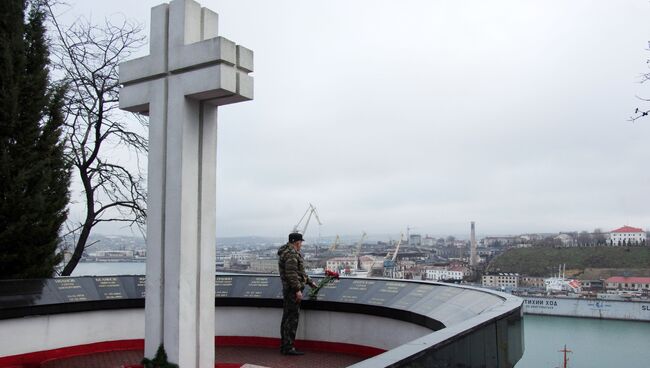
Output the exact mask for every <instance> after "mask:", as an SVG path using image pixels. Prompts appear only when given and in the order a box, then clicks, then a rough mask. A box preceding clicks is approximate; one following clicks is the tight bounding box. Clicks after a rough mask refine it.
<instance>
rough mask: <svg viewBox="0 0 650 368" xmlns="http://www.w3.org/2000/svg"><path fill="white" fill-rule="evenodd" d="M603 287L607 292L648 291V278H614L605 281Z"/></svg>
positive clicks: (649, 278) (649, 288)
mask: <svg viewBox="0 0 650 368" xmlns="http://www.w3.org/2000/svg"><path fill="white" fill-rule="evenodd" d="M605 287H606V288H607V289H609V290H636V291H642V290H650V277H624V276H614V277H610V278H608V279H607V280H605Z"/></svg>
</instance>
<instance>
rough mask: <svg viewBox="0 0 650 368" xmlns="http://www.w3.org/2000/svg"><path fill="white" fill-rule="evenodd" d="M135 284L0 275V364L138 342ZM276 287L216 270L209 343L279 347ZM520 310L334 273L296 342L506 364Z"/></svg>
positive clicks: (390, 360)
mask: <svg viewBox="0 0 650 368" xmlns="http://www.w3.org/2000/svg"><path fill="white" fill-rule="evenodd" d="M144 281H145V278H144V276H102V277H72V278H58V279H44V280H10V281H0V346H1V348H0V367H7V366H20V364H24V366H29V365H28V364H38V361H44V360H47V359H51V358H52V357H56V356H62V355H65V353H66V352H68V353H69V354H80V353H81V352H83V351H84V349H81V348H79V347H81V346H83V347H86V350H85V351H88V350H92V348H93V347H95V348H96V349H97V350H101V351H106V350H111V349H116V350H120V349H122V350H124V349H129V348H131V349H133V348H134V347H135V346H141V345H142V339H143V338H144V309H143V306H144ZM281 288H282V287H281V283H280V279H279V278H278V277H277V276H259V275H219V276H217V277H216V283H215V292H216V299H215V306H216V308H215V313H216V326H215V331H216V342H217V344H219V343H229V344H249V345H251V344H252V345H255V344H262V345H264V344H266V345H279V343H278V332H279V321H280V316H281V314H282V296H281ZM521 316H522V300H521V299H519V298H517V297H514V296H511V295H508V294H502V293H496V292H492V291H488V290H483V289H476V288H470V287H464V286H458V285H452V284H442V283H431V282H423V281H406V280H392V279H359V278H342V279H340V280H337V281H335V282H333V283H331V284H328V285H326V286H325V287H323V288H322V289H321V290H320V292H319V294H318V296H317V298H315V299H314V300H305V301H304V302H303V313H302V314H301V322H300V326H299V330H298V340H299V341H300V342H301V343H302V344H304V345H303V346H307V347H310V348H312V349H323V350H334V351H337V350H338V351H341V352H356V353H358V354H360V355H364V356H366V357H369V358H368V359H366V360H363V361H362V362H360V363H357V364H355V365H353V367H357V368H362V367H364V368H365V367H368V368H370V367H373V368H375V367H513V366H514V365H515V363H516V362H517V361H518V360H519V359H520V358H521V356H522V354H523V349H524V345H523V325H522V320H521ZM89 347H90V348H89ZM57 354H58V355H57ZM30 361H31V363H30ZM35 366H38V365H35Z"/></svg>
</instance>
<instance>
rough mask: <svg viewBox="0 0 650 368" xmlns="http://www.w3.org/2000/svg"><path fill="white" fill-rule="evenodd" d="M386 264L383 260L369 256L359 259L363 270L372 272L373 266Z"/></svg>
mask: <svg viewBox="0 0 650 368" xmlns="http://www.w3.org/2000/svg"><path fill="white" fill-rule="evenodd" d="M383 264H384V260H383V258H381V259H380V258H376V257H373V256H369V255H364V256H361V257H359V265H360V268H361V269H362V270H365V271H370V270H371V269H372V267H373V266H375V267H378V266H382V265H383Z"/></svg>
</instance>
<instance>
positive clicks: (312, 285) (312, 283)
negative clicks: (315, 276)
mask: <svg viewBox="0 0 650 368" xmlns="http://www.w3.org/2000/svg"><path fill="white" fill-rule="evenodd" d="M309 286H311V288H312V289H316V288H317V287H318V285H316V283H315V282H313V281H312V282H311V283H309Z"/></svg>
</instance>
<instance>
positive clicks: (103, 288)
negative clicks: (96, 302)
mask: <svg viewBox="0 0 650 368" xmlns="http://www.w3.org/2000/svg"><path fill="white" fill-rule="evenodd" d="M93 279H94V281H95V286H96V287H97V294H98V297H99V299H100V300H112V299H127V298H128V296H127V294H126V292H125V291H124V287H123V286H122V284H121V282H120V278H118V277H117V276H101V277H94V278H93Z"/></svg>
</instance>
